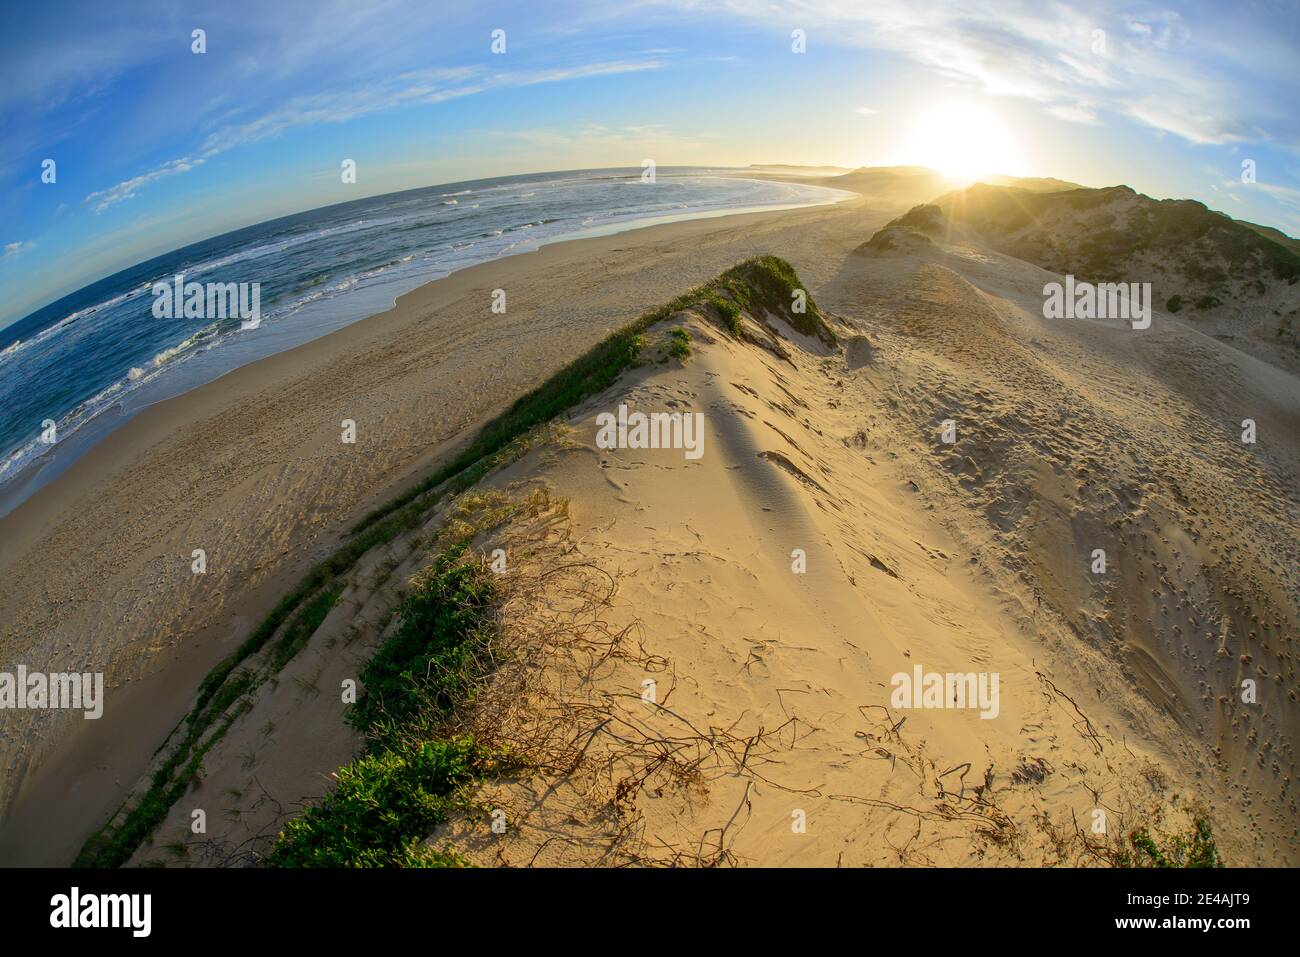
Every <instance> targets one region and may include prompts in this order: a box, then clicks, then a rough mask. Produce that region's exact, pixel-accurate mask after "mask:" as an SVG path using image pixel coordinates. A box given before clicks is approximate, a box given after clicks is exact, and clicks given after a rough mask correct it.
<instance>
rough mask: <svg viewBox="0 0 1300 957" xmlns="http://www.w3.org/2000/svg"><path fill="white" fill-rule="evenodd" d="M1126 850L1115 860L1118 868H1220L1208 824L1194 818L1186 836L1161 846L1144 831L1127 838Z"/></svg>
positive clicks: (1220, 861)
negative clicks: (1127, 845)
mask: <svg viewBox="0 0 1300 957" xmlns="http://www.w3.org/2000/svg"><path fill="white" fill-rule="evenodd" d="M1129 845H1130V846H1129V847H1128V848H1123V849H1121V850H1120V851H1119V853H1118V855H1117V856H1116V860H1115V863H1116V865H1117V866H1118V867H1222V866H1223V860H1222V858H1220V857H1219V849H1218V847H1217V846H1216V845H1215V843H1214V835H1213V833H1212V832H1211V830H1210V822H1209V821H1208V820H1206V819H1205V818H1204V817H1200V816H1198V817H1196V819H1195V820H1193V821H1192V824H1191V826H1190V827H1189V828H1188V830H1187V833H1186V834H1174V835H1172V836H1168V837H1166V838H1165V839H1164V841H1163V843H1158V842H1157V841H1156V840H1154V839H1153V838H1152V837H1151V835H1150V834H1149V833H1147V831H1146V829H1145V828H1139V829H1138V830H1136V831H1134V832H1133V833H1132V834H1130V835H1129Z"/></svg>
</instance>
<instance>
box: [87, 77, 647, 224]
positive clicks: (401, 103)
mask: <svg viewBox="0 0 1300 957" xmlns="http://www.w3.org/2000/svg"><path fill="white" fill-rule="evenodd" d="M663 65H664V64H663V61H662V60H659V59H647V60H613V61H607V62H603V63H589V64H584V65H582V66H573V67H558V68H554V69H544V70H526V71H517V72H509V71H500V72H493V73H489V72H487V71H486V70H483V69H482V68H481V67H449V68H440V69H432V70H420V71H415V72H410V73H403V74H399V75H398V76H395V77H393V78H391V79H387V80H381V81H377V82H372V83H370V84H368V85H364V86H360V87H354V88H350V89H345V90H335V91H332V92H328V93H318V94H312V95H309V96H298V97H294V98H293V99H291V100H289V101H288V102H287V103H285V104H284V106H282V107H280V108H279V109H276V110H273V111H272V112H270V113H265V114H263V115H261V116H259V117H257V118H255V119H252V120H245V121H240V122H228V123H227V124H226V125H223V126H222V127H221V128H220V129H219V130H217V131H216V132H214V133H211V134H209V135H208V137H207V138H206V139H205V140H204V142H203V145H202V146H201V147H200V148H199V150H198V152H197V153H196V154H195V155H192V156H184V157H181V158H179V159H174V160H169V161H168V162H166V163H163V164H162V165H161V166H156V167H154V168H153V169H151V170H149V171H148V172H145V173H141V174H140V175H138V176H133V177H132V178H131V179H128V180H124V181H123V182H121V183H118V184H117V185H115V186H110V187H109V188H107V189H102V190H97V191H95V192H93V193H91V194H90V195H88V196H87V197H86V199H85V202H86V203H88V204H91V205H92V206H93V207H94V210H95V212H97V213H101V212H103V211H104V210H106V209H108V208H109V207H111V206H114V205H116V204H117V203H121V202H124V201H126V200H128V199H131V198H133V197H134V196H135V195H136V193H138V192H139V191H140V190H141V189H143V188H144V187H145V186H148V185H149V184H151V183H154V182H157V181H158V180H160V179H163V178H165V177H168V176H174V175H176V174H178V173H186V172H189V171H190V170H192V169H194V168H196V167H198V166H201V165H202V164H203V163H204V162H206V161H207V160H209V159H211V158H212V157H214V156H216V155H218V154H220V153H224V152H226V151H227V150H231V149H235V148H237V147H240V146H247V145H249V144H252V143H259V142H262V141H264V140H269V139H273V138H275V137H277V136H279V135H281V134H282V133H284V132H286V131H287V130H290V129H294V128H297V127H304V126H315V125H318V124H322V123H345V122H347V121H348V120H353V119H357V118H358V117H362V116H368V115H370V114H374V113H382V112H386V111H388V110H395V109H400V108H402V107H407V106H418V105H424V106H428V105H432V104H435V103H441V102H444V101H446V100H451V99H456V98H459V97H464V96H472V95H474V94H475V93H482V92H483V91H485V90H492V89H499V88H503V87H524V86H536V85H538V84H541V83H560V82H563V81H566V80H579V79H587V78H591V77H598V76H612V75H615V74H620V73H635V72H640V71H642V70H657V69H660V68H661V67H662V66H663ZM232 119H233V118H232Z"/></svg>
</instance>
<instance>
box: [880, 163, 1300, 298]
mask: <svg viewBox="0 0 1300 957" xmlns="http://www.w3.org/2000/svg"><path fill="white" fill-rule="evenodd" d="M1135 197H1136V199H1137V204H1136V205H1133V206H1132V207H1131V208H1130V209H1128V210H1127V211H1126V212H1125V213H1123V214H1120V212H1119V210H1120V208H1121V207H1120V206H1119V205H1116V207H1115V209H1113V210H1112V209H1108V208H1107V207H1109V206H1111V205H1112V204H1121V203H1123V204H1125V205H1128V204H1130V203H1131V202H1132V200H1133V199H1134V198H1135ZM942 208H943V211H944V212H945V213H947V215H948V217H949V218H950V219H953V220H956V221H962V222H966V223H969V224H970V225H972V226H974V227H975V228H976V229H978V230H980V231H981V232H984V233H985V234H986V235H987V237H988V238H989V239H990V240H991V241H993V243H994V244H995V246H996V247H997V248H999V249H1001V250H1002V251H1003V252H1008V253H1010V254H1011V255H1014V256H1018V257H1019V258H1022V259H1025V260H1027V261H1029V262H1033V263H1036V264H1037V265H1039V266H1043V267H1044V268H1050V269H1054V270H1056V271H1059V272H1070V273H1073V274H1075V275H1076V276H1080V277H1087V278H1088V279H1089V280H1090V281H1093V282H1100V281H1122V280H1124V279H1126V278H1127V277H1126V273H1127V272H1128V271H1129V270H1131V269H1132V268H1133V257H1134V256H1135V255H1137V254H1139V253H1147V254H1151V255H1152V257H1153V258H1155V259H1157V260H1164V261H1168V262H1172V263H1175V264H1177V268H1178V270H1179V271H1180V272H1182V274H1183V275H1184V277H1185V278H1186V280H1187V281H1188V282H1189V283H1191V284H1192V285H1194V286H1196V287H1199V288H1198V292H1200V293H1206V292H1208V291H1210V290H1213V289H1216V288H1221V287H1223V285H1224V284H1225V283H1226V282H1227V281H1228V280H1230V279H1232V280H1238V281H1241V282H1251V281H1254V280H1256V279H1257V277H1258V276H1259V275H1260V274H1261V273H1267V274H1271V275H1272V276H1273V277H1274V278H1276V279H1280V280H1283V281H1285V282H1287V283H1294V282H1295V281H1296V280H1297V279H1300V254H1298V253H1297V248H1298V245H1297V243H1296V241H1295V240H1292V239H1291V238H1290V237H1288V236H1285V235H1284V234H1282V233H1279V232H1277V231H1276V230H1266V229H1264V228H1262V227H1257V226H1253V225H1251V224H1248V223H1241V222H1238V221H1236V220H1234V219H1231V218H1230V217H1228V216H1225V215H1223V214H1222V213H1218V212H1214V211H1213V210H1210V209H1208V208H1207V207H1206V206H1205V204H1204V203H1199V202H1196V201H1195V200H1173V199H1165V200H1154V199H1151V198H1150V197H1147V196H1141V195H1139V194H1136V193H1134V191H1133V190H1132V189H1130V188H1129V187H1127V186H1112V187H1109V188H1107V189H1076V190H1067V191H1061V192H1053V193H1032V192H1029V191H1027V190H1023V189H1009V188H998V187H990V186H974V187H971V188H970V189H967V190H963V191H961V192H959V193H957V194H954V195H953V198H952V199H950V200H945V201H944V204H943V207H942ZM1062 208H1064V209H1066V210H1070V211H1073V212H1076V213H1084V214H1086V215H1087V217H1088V219H1087V227H1088V228H1087V230H1086V232H1085V234H1084V238H1083V239H1082V241H1080V242H1078V243H1075V244H1073V245H1072V246H1070V247H1068V248H1057V247H1056V245H1055V244H1054V243H1052V242H1050V241H1048V242H1044V236H1043V230H1042V229H1041V228H1040V229H1035V228H1032V227H1035V226H1036V224H1040V223H1043V222H1044V221H1045V220H1047V219H1049V218H1050V217H1051V216H1052V215H1053V214H1054V213H1056V212H1057V211H1059V210H1061V209H1062ZM924 210H925V207H917V208H916V209H914V210H912V211H911V212H909V213H908V214H907V216H904V217H903V218H902V219H900V220H896V221H895V222H898V223H904V222H907V221H908V220H909V218H910V217H912V216H913V214H916V219H917V220H921V219H924V216H925V214H924ZM1020 230H1027V231H1026V233H1025V234H1024V235H1020V236H1012V235H1010V234H1014V233H1018V232H1019V231H1020ZM1171 311H1176V310H1171Z"/></svg>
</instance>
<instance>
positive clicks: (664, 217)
mask: <svg viewBox="0 0 1300 957" xmlns="http://www.w3.org/2000/svg"><path fill="white" fill-rule="evenodd" d="M726 178H740V177H726ZM801 185H813V186H818V185H819V184H814V183H805V184H801ZM819 188H821V189H825V190H831V191H833V192H836V193H840V194H843V195H842V196H838V197H836V198H831V199H827V200H825V201H823V202H815V203H790V204H772V205H762V206H755V207H750V208H740V209H734V210H723V211H718V210H708V211H699V212H684V213H676V214H661V215H655V216H646V217H642V218H638V219H633V220H628V221H625V222H613V223H606V224H604V225H601V226H593V227H590V228H586V229H578V230H575V231H573V232H569V233H563V234H560V235H558V236H554V237H551V238H548V239H543V240H541V241H540V242H538V243H537V245H535V246H533V247H531V248H521V249H519V250H518V251H514V252H510V253H508V254H507V255H505V256H500V257H496V258H493V259H488V260H485V261H484V262H480V263H473V264H471V265H469V266H462V267H459V268H457V269H453V270H452V271H451V272H449V273H447V274H446V275H443V276H437V277H435V278H433V279H428V280H426V281H424V282H420V283H419V284H418V285H416V286H414V287H413V288H411V289H407V290H406V291H405V292H402V293H400V294H398V295H397V296H396V297H395V298H394V299H393V300H392V301H391V302H389V304H388V305H387V307H385V308H383V309H380V310H378V311H375V312H369V313H366V314H365V315H362V316H360V317H358V318H356V319H353V320H351V321H350V322H348V323H346V324H345V325H343V326H341V327H338V328H328V327H327V328H325V329H323V330H322V331H320V332H319V333H318V334H315V335H312V336H311V337H310V338H308V339H306V340H305V341H302V342H297V343H291V344H289V345H287V346H282V347H280V348H274V349H273V350H272V351H270V352H268V353H266V354H265V355H262V356H259V357H257V358H255V359H253V360H251V361H249V362H244V363H242V364H239V365H235V366H234V367H233V368H231V369H227V370H226V371H224V372H219V373H218V374H217V375H215V376H214V377H213V378H210V379H206V380H202V381H199V382H197V383H191V384H189V385H181V386H180V387H179V391H177V385H176V383H174V382H172V381H171V380H169V379H166V378H164V379H160V380H159V381H158V382H156V383H153V384H152V386H151V389H150V391H149V393H148V394H145V395H143V396H136V395H127V396H124V397H123V398H122V400H121V401H120V402H118V403H117V404H114V405H111V406H108V407H106V408H105V409H104V410H103V411H102V412H101V413H99V414H98V415H96V416H95V417H94V418H92V419H89V420H87V421H86V422H85V423H84V424H82V425H81V426H80V427H78V428H77V429H76V430H75V431H73V432H70V433H69V434H68V435H67V436H66V437H65V438H64V439H62V440H61V441H60V442H59V443H58V444H57V445H56V446H54V448H52V449H50V450H49V452H47V453H46V454H44V455H42V456H40V457H38V458H36V459H34V460H32V461H31V462H29V463H28V464H27V465H26V466H24V467H23V468H22V469H21V470H20V471H18V472H17V473H15V474H13V475H11V476H9V477H8V478H6V479H5V480H4V481H3V482H0V519H3V518H4V517H5V516H7V515H8V514H10V513H11V512H13V511H14V510H15V509H17V508H19V507H21V505H22V504H23V503H24V502H26V501H27V500H28V499H30V498H31V497H32V496H33V495H35V494H36V493H37V492H39V491H40V490H41V489H42V488H45V487H46V486H48V485H50V484H52V483H53V482H56V481H57V480H58V479H59V477H60V476H61V475H63V474H64V473H65V472H67V471H68V470H69V469H70V468H72V466H73V465H75V464H76V462H78V461H79V460H80V459H82V458H84V457H85V456H86V455H87V454H89V453H90V451H91V450H93V449H94V448H95V447H97V446H98V445H100V444H101V443H103V442H105V441H107V440H108V438H109V436H111V435H112V434H114V433H116V432H117V431H118V430H119V429H121V428H122V427H123V426H124V425H126V423H128V422H130V421H131V420H132V419H134V418H135V417H136V416H138V415H139V414H140V413H141V412H143V411H144V410H145V409H148V408H150V407H152V406H154V405H157V404H159V403H161V402H167V401H170V400H171V399H176V398H180V397H182V396H184V395H187V394H189V393H190V392H193V391H195V390H196V389H200V388H202V387H203V386H205V385H208V384H210V383H212V382H216V381H218V380H219V379H222V378H224V377H225V376H227V375H230V374H231V373H232V372H235V371H237V370H238V369H241V368H243V367H244V366H246V365H252V364H253V363H256V362H260V361H261V360H263V359H267V358H270V357H272V356H276V355H280V354H281V353H284V352H290V351H292V350H294V349H297V348H299V347H300V346H304V345H307V344H309V343H311V342H315V341H316V340H317V339H320V338H323V337H325V336H330V335H333V334H335V333H336V332H340V331H342V330H343V329H346V328H348V327H349V326H351V325H354V324H355V323H357V322H361V321H363V320H365V319H368V318H370V317H372V316H376V315H382V314H383V313H385V312H388V311H389V310H391V309H393V308H395V307H396V306H397V303H398V301H400V300H401V299H402V298H403V297H404V296H407V295H409V294H411V293H413V292H417V291H419V290H420V289H423V288H424V287H425V286H427V285H429V284H430V283H434V282H439V281H440V280H442V279H446V278H448V277H450V276H453V275H455V274H456V273H458V272H464V271H465V270H467V269H473V268H475V267H476V266H483V265H490V264H492V263H496V262H501V261H503V260H505V259H510V258H514V257H516V256H521V255H526V254H528V253H530V252H537V251H538V250H540V249H543V248H545V247H547V246H552V245H556V244H559V243H568V242H576V241H580V240H584V239H596V238H603V237H608V236H617V235H620V234H622V233H626V232H635V231H637V230H640V229H649V228H651V227H654V226H660V225H673V224H677V223H687V222H695V221H698V220H708V219H724V218H727V217H729V216H745V215H752V214H759V213H771V212H787V211H794V210H799V209H812V208H816V207H821V206H833V205H836V204H839V203H844V202H849V201H852V200H853V199H854V198H856V195H855V194H853V193H850V192H849V191H847V190H836V189H834V187H826V186H820V187H819Z"/></svg>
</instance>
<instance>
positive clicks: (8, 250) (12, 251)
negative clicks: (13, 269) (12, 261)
mask: <svg viewBox="0 0 1300 957" xmlns="http://www.w3.org/2000/svg"><path fill="white" fill-rule="evenodd" d="M31 245H32V244H31V243H30V242H16V243H5V247H4V253H3V254H2V255H0V259H8V258H9V257H10V256H17V255H18V254H19V253H20V252H22V251H23V250H24V249H30V248H31Z"/></svg>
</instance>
